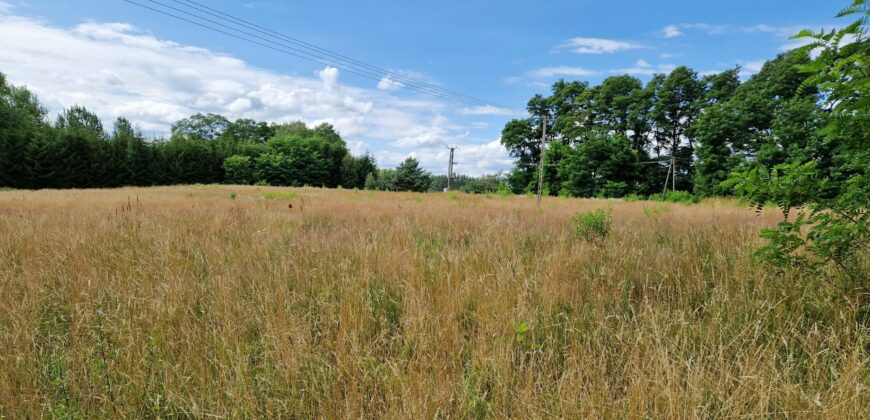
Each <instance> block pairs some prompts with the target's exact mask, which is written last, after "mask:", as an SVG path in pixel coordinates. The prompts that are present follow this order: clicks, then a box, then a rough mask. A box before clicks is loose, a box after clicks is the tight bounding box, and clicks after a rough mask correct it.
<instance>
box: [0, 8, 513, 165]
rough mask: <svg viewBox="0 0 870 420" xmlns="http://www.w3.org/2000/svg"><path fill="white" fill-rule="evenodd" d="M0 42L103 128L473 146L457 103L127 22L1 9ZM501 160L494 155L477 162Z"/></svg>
mask: <svg viewBox="0 0 870 420" xmlns="http://www.w3.org/2000/svg"><path fill="white" fill-rule="evenodd" d="M9 10H11V6H10V5H9V3H6V2H2V0H0V11H9ZM0 40H2V41H0V45H2V48H0V72H3V73H5V74H6V75H7V78H8V80H9V81H10V82H12V83H13V84H16V85H26V86H27V87H28V88H29V89H30V90H31V91H33V92H34V93H36V94H37V95H38V96H39V99H40V101H41V102H42V103H43V105H44V106H46V108H48V109H49V111H50V112H51V114H52V115H56V114H57V113H58V112H59V111H61V110H63V109H64V108H67V107H70V106H72V105H76V104H78V105H84V106H86V107H87V108H88V109H89V110H91V111H93V112H95V113H96V114H97V115H99V116H100V117H101V118H102V119H103V120H104V123H106V124H107V126H111V125H110V124H111V122H112V120H113V119H115V118H116V117H119V116H124V117H127V118H129V119H130V120H132V121H133V122H134V123H135V124H137V125H138V126H140V127H141V128H142V129H144V130H145V131H146V133H148V132H150V133H167V132H168V130H169V127H170V126H171V124H172V123H173V122H175V121H177V120H179V119H182V118H185V117H187V116H190V115H192V114H195V113H198V112H202V113H209V112H211V113H217V114H222V115H225V116H227V117H228V118H230V119H236V118H252V119H256V120H260V121H271V122H278V123H280V122H288V121H296V120H301V121H304V122H306V123H307V124H318V123H321V122H328V123H330V124H333V125H334V126H335V127H336V129H337V130H338V131H339V132H341V134H342V136H343V137H344V138H345V139H346V140H347V142H348V145H349V147H350V148H351V149H352V150H354V151H355V152H361V151H366V150H369V151H371V152H372V153H373V154H374V155H375V157H376V158H378V160H379V163H381V164H382V165H384V166H388V165H389V164H390V157H391V156H393V155H394V154H397V153H398V154H407V153H408V152H409V151H403V150H401V149H402V148H424V149H425V148H427V147H434V146H435V145H439V146H440V145H441V144H445V143H457V142H461V143H463V145H465V146H467V147H469V148H475V147H478V146H475V145H473V144H467V143H469V142H471V141H472V140H471V139H473V138H474V136H471V135H469V132H470V129H471V128H473V127H466V126H463V125H462V124H459V123H456V122H454V121H452V120H451V119H449V118H447V117H445V115H451V114H453V113H455V114H458V115H461V114H462V111H463V110H462V109H461V108H458V109H457V107H455V106H454V105H452V104H449V103H446V102H443V101H441V100H437V99H431V98H427V97H422V96H421V97H413V96H409V97H406V98H400V97H396V96H393V95H392V94H391V93H390V92H389V91H388V90H378V89H363V88H358V87H354V86H351V85H347V84H344V83H343V82H342V80H341V73H340V71H339V70H338V69H336V68H332V67H327V68H324V69H322V70H320V71H318V72H317V73H316V74H315V75H312V77H299V76H288V75H285V74H281V73H278V72H275V71H271V70H265V69H261V68H257V67H254V66H251V65H249V64H247V63H246V62H245V61H243V60H240V59H238V58H235V57H232V56H228V55H225V54H220V53H216V52H213V51H210V50H207V49H203V48H198V47H194V46H189V45H182V44H179V43H177V42H173V41H169V40H164V39H159V38H156V37H154V36H152V35H150V34H147V33H145V32H143V31H141V30H139V29H137V28H136V27H134V26H132V25H130V24H126V23H100V22H87V23H82V24H80V25H77V26H74V27H71V28H63V27H56V26H51V25H49V24H47V23H45V22H43V21H40V20H35V19H30V18H26V17H21V16H14V15H10V14H6V13H4V14H0ZM478 141H483V140H478ZM505 153H506V152H505ZM420 154H421V159H423V161H422V163H423V164H424V165H429V166H431V167H437V164H438V162H434V161H427V160H425V159H429V158H435V157H436V155H435V154H433V153H424V152H420ZM499 156H500V155H499ZM481 159H484V160H485V159H486V158H485V157H482V158H481ZM502 163H503V161H502V160H500V158H497V159H496V160H493V161H491V162H478V163H477V164H476V166H475V167H482V168H490V167H493V166H490V165H496V166H498V165H501V164H502ZM508 166H509V165H508ZM502 169H503V168H502Z"/></svg>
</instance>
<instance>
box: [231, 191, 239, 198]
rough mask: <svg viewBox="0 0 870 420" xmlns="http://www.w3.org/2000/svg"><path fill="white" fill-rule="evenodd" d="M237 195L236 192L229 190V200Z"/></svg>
mask: <svg viewBox="0 0 870 420" xmlns="http://www.w3.org/2000/svg"><path fill="white" fill-rule="evenodd" d="M237 196H238V194H236V192H235V191H233V192H230V200H235V199H236V197H237Z"/></svg>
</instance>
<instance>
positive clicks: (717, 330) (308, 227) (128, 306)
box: [0, 186, 870, 419]
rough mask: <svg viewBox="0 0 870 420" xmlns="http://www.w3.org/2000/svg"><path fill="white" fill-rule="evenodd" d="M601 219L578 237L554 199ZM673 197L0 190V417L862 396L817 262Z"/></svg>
mask: <svg viewBox="0 0 870 420" xmlns="http://www.w3.org/2000/svg"><path fill="white" fill-rule="evenodd" d="M599 209H601V210H604V211H605V214H609V215H610V217H612V221H613V223H612V226H611V227H610V230H609V234H607V235H606V236H599V237H594V238H583V237H578V235H577V234H576V231H575V222H574V220H575V219H574V217H575V215H576V214H577V213H578V212H586V211H593V210H599ZM779 217H780V216H779V214H778V213H777V211H776V210H775V209H765V210H764V211H763V212H762V213H760V214H756V212H754V211H752V210H750V209H748V208H747V206H745V205H741V204H740V203H738V202H736V201H730V200H706V201H703V202H701V203H699V204H691V205H686V204H666V203H658V202H646V201H634V202H628V201H620V200H581V199H567V198H555V197H553V198H545V199H544V205H543V209H541V210H537V209H536V208H535V200H534V199H533V198H529V197H525V196H506V197H503V196H498V195H490V196H485V195H476V196H474V195H465V194H459V193H450V194H414V193H387V192H368V191H355V190H326V189H313V188H299V189H292V190H291V189H286V188H284V189H279V188H269V187H238V186H187V187H157V188H123V189H112V190H66V191H59V190H43V191H15V190H7V191H0V418H10V419H11V418H27V417H30V418H39V417H54V418H142V417H146V418H154V417H161V418H240V417H242V418H245V417H262V418H549V417H563V418H626V417H627V418H693V417H700V418H709V417H729V418H730V417H734V418H781V417H787V418H831V419H835V418H836V419H840V418H843V419H845V418H868V417H870V415H868V413H870V389H868V388H870V344H868V343H870V332H868V331H870V329H868V326H867V325H865V324H863V323H862V321H860V320H861V319H862V318H861V316H862V315H861V311H862V309H861V306H860V305H861V303H860V302H859V300H858V297H857V296H856V295H855V293H854V292H853V291H852V290H851V289H850V288H849V286H848V283H846V282H844V281H842V279H840V278H839V277H837V276H836V274H835V273H833V272H832V274H831V275H830V276H827V277H825V278H818V277H808V276H801V275H800V274H798V273H790V272H786V273H780V272H776V271H773V270H770V269H767V268H765V267H762V266H759V265H756V264H753V261H752V259H751V258H750V251H751V249H752V247H753V246H754V245H755V244H757V243H759V241H760V239H759V238H758V232H759V230H760V229H761V228H762V227H765V226H771V225H773V224H775V223H776V222H777V221H778V219H779Z"/></svg>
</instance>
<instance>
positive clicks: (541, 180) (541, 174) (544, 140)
mask: <svg viewBox="0 0 870 420" xmlns="http://www.w3.org/2000/svg"><path fill="white" fill-rule="evenodd" d="M541 122H542V123H543V124H544V133H543V135H542V136H541V158H540V159H538V161H539V162H538V208H539V209H540V208H541V194H543V191H544V164H545V161H546V154H545V153H544V151H545V150H546V148H547V116H546V115H544V116H543V117H542V118H541Z"/></svg>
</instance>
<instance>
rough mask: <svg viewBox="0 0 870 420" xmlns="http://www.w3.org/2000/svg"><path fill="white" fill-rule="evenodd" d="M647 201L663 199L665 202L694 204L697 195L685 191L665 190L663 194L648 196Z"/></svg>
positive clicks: (696, 200)
mask: <svg viewBox="0 0 870 420" xmlns="http://www.w3.org/2000/svg"><path fill="white" fill-rule="evenodd" d="M649 201H664V202H666V203H680V204H695V203H697V202H698V197H695V196H694V195H692V194H690V193H687V192H685V191H667V192H665V193H663V194H653V195H651V196H649Z"/></svg>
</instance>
